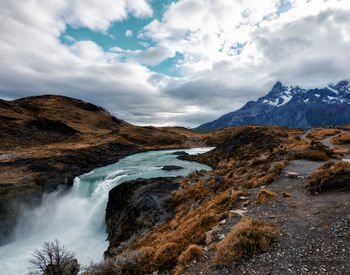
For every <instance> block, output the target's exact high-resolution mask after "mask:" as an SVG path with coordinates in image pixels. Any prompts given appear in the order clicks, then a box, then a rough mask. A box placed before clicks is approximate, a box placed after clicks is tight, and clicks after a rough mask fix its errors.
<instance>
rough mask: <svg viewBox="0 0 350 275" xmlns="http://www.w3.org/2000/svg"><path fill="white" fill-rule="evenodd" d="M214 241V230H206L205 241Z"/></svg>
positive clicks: (208, 242) (207, 242)
mask: <svg viewBox="0 0 350 275" xmlns="http://www.w3.org/2000/svg"><path fill="white" fill-rule="evenodd" d="M212 241H213V231H212V230H209V231H207V232H205V243H206V244H210V243H211V242H212Z"/></svg>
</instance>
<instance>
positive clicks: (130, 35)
mask: <svg viewBox="0 0 350 275" xmlns="http://www.w3.org/2000/svg"><path fill="white" fill-rule="evenodd" d="M132 35H133V33H132V30H126V32H125V37H132Z"/></svg>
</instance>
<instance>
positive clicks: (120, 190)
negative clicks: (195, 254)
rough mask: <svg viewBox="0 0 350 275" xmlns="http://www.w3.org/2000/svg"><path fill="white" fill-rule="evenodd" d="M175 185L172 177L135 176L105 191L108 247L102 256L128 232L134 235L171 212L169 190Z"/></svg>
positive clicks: (175, 180) (110, 252)
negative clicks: (145, 177)
mask: <svg viewBox="0 0 350 275" xmlns="http://www.w3.org/2000/svg"><path fill="white" fill-rule="evenodd" d="M178 187H179V182H178V180H177V179H176V178H153V179H137V180H133V181H128V182H123V183H122V184H120V185H118V186H116V187H114V188H113V189H112V190H111V191H109V197H108V202H107V209H106V227H107V233H108V237H107V239H108V240H109V243H110V245H109V248H108V250H107V251H106V253H105V255H106V257H109V256H113V254H114V253H113V251H115V249H116V248H117V247H118V246H119V245H120V244H121V243H122V242H125V243H127V242H128V241H129V239H130V238H131V237H132V236H137V235H138V234H141V233H143V232H144V231H145V230H147V229H149V228H151V227H152V226H154V225H156V224H158V225H159V224H162V223H164V222H166V221H168V220H169V219H170V218H171V217H172V216H173V211H174V207H175V206H174V203H173V197H172V196H171V192H172V191H173V190H176V189H177V188H178Z"/></svg>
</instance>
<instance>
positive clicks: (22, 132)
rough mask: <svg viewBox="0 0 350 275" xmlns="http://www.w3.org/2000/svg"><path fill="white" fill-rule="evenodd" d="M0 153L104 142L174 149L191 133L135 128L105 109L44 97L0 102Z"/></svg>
mask: <svg viewBox="0 0 350 275" xmlns="http://www.w3.org/2000/svg"><path fill="white" fill-rule="evenodd" d="M0 129H1V132H0V141H1V143H0V152H1V151H7V150H9V149H15V148H17V147H18V146H19V147H21V148H30V147H33V146H47V145H48V144H53V143H56V144H59V143H62V144H65V145H64V147H65V148H66V147H67V143H68V142H72V143H76V144H75V146H78V147H79V148H80V147H84V145H85V146H88V145H89V144H92V143H94V144H100V143H103V142H106V140H111V139H115V140H119V141H120V142H121V143H128V144H137V145H139V146H141V147H147V146H150V147H157V146H174V145H176V144H177V145H179V144H182V143H184V142H185V141H186V140H187V139H188V137H189V136H190V135H197V134H194V133H192V132H190V131H188V130H186V129H184V128H183V129H182V128H155V127H138V126H134V125H131V124H129V123H127V122H125V121H122V120H120V119H117V118H115V117H114V116H112V115H111V114H110V113H109V112H108V111H107V110H106V109H104V108H102V107H99V106H96V105H93V104H91V103H87V102H84V101H81V100H77V99H73V98H68V97H64V96H54V95H44V96H37V97H27V98H22V99H18V100H14V101H5V100H1V101H0Z"/></svg>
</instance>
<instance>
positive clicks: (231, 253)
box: [215, 217, 280, 267]
mask: <svg viewBox="0 0 350 275" xmlns="http://www.w3.org/2000/svg"><path fill="white" fill-rule="evenodd" d="M279 237H280V232H279V230H278V229H277V228H276V226H275V225H274V224H272V223H266V222H259V221H255V220H251V219H249V218H247V217H245V218H243V219H242V221H241V222H239V223H237V224H236V225H235V226H234V227H233V228H232V230H231V232H230V233H229V234H228V235H227V236H226V238H225V239H223V240H222V241H221V242H220V243H219V244H218V245H217V251H216V255H215V263H216V264H217V265H221V266H227V267H232V266H234V265H235V262H236V261H242V260H247V259H249V258H251V257H253V256H255V255H257V254H259V253H263V252H266V251H268V250H269V249H270V246H271V244H272V243H274V242H276V241H277V240H278V239H279Z"/></svg>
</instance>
